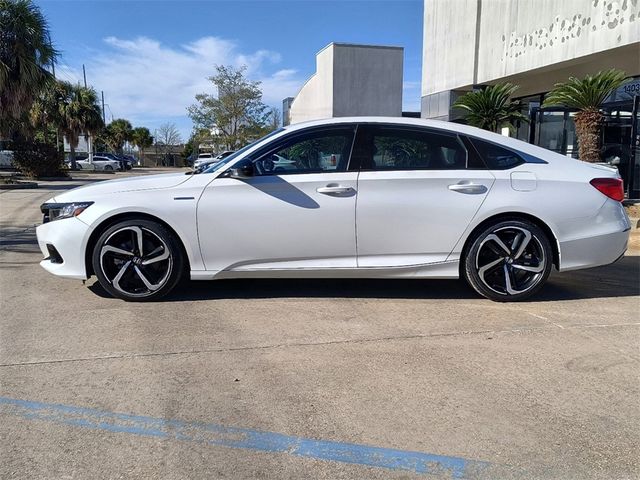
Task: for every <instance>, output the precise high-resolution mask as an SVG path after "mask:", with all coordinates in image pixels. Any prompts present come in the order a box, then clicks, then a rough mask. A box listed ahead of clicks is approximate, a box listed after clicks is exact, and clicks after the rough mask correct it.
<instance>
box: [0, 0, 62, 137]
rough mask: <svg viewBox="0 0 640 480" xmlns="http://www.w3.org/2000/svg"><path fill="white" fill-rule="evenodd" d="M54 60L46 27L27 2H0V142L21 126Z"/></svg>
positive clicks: (49, 79) (39, 15) (48, 77)
mask: <svg viewBox="0 0 640 480" xmlns="http://www.w3.org/2000/svg"><path fill="white" fill-rule="evenodd" d="M56 56H57V52H56V50H55V49H54V48H53V47H52V46H51V42H50V40H49V27H48V25H47V21H46V20H45V18H44V16H43V15H42V12H41V11H40V8H38V7H37V6H36V5H35V4H34V3H33V2H32V1H31V0H0V138H1V137H5V138H8V137H11V136H12V135H13V134H14V133H15V132H16V131H18V130H19V128H18V127H20V126H22V122H23V121H24V120H25V117H26V114H27V113H28V112H29V109H30V108H31V105H32V103H33V101H34V100H35V98H36V97H37V95H38V94H39V93H40V92H41V91H42V89H43V88H44V87H46V86H47V85H49V84H50V83H51V82H52V80H53V76H52V75H51V74H50V73H49V72H48V71H47V67H48V66H49V65H51V64H52V62H53V61H54V60H55V58H56Z"/></svg>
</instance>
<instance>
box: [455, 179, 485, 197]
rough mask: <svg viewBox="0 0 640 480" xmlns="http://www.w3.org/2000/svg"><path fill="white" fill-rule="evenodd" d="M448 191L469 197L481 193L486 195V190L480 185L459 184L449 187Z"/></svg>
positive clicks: (470, 183) (471, 183)
mask: <svg viewBox="0 0 640 480" xmlns="http://www.w3.org/2000/svg"><path fill="white" fill-rule="evenodd" d="M449 190H451V191H452V192H458V193H466V194H469V195H479V194H482V193H487V190H488V189H487V187H485V186H484V185H482V184H480V183H473V182H460V183H454V184H453V185H449Z"/></svg>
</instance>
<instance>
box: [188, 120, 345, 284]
mask: <svg viewBox="0 0 640 480" xmlns="http://www.w3.org/2000/svg"><path fill="white" fill-rule="evenodd" d="M353 136H354V127H353V126H348V125H347V126H339V127H332V128H322V129H317V128H316V129H308V130H303V131H302V132H300V131H298V132H296V133H294V134H292V135H291V136H289V137H284V138H280V139H278V140H275V141H274V142H273V143H272V144H270V145H268V146H267V147H264V148H262V149H260V150H259V151H258V152H256V153H255V154H252V155H251V158H248V159H246V160H241V161H240V164H241V165H251V166H252V167H253V172H254V176H252V177H249V178H245V179H242V180H239V179H235V178H230V177H228V176H226V177H225V176H222V177H219V178H216V179H215V180H213V181H212V182H211V183H210V184H209V185H208V186H207V187H206V189H205V191H204V192H203V194H202V196H201V198H200V201H199V202H198V237H199V241H200V249H201V252H202V256H203V259H204V263H205V266H206V268H207V270H210V271H214V272H218V271H222V270H230V271H256V270H290V269H328V268H354V267H355V266H356V239H355V206H356V195H357V191H356V186H357V172H355V171H349V170H348V164H349V156H350V152H351V147H352V143H353ZM235 166H236V167H237V166H239V165H235Z"/></svg>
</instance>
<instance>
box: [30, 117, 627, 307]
mask: <svg viewBox="0 0 640 480" xmlns="http://www.w3.org/2000/svg"><path fill="white" fill-rule="evenodd" d="M622 199H623V187H622V181H621V180H620V177H619V175H618V173H617V172H616V170H614V169H611V168H609V167H606V166H598V165H593V164H588V163H584V162H581V161H578V160H574V159H571V158H567V157H563V156H561V155H558V154H556V153H553V152H551V151H549V150H545V149H542V148H539V147H536V146H534V145H529V144H527V143H523V142H520V141H518V140H515V139H511V138H508V137H504V136H501V135H497V134H494V133H489V132H486V131H484V130H479V129H476V128H473V127H468V126H464V125H459V124H454V123H445V122H437V121H427V120H420V119H405V118H382V117H357V118H335V119H329V120H321V121H314V122H308V123H302V124H297V125H292V126H288V127H286V128H282V129H279V130H276V131H274V132H272V133H271V134H269V135H267V136H266V137H264V138H262V139H260V140H258V141H256V142H254V143H252V144H250V145H248V146H246V147H244V148H243V149H241V150H239V151H237V152H235V153H234V154H233V155H230V156H228V157H226V158H225V159H224V160H222V161H220V162H217V163H215V164H213V165H211V166H210V167H209V168H208V169H206V170H204V171H202V172H201V173H198V174H191V172H189V174H186V175H185V174H184V173H176V174H166V175H150V176H144V177H137V178H126V179H121V180H114V181H107V182H101V183H98V184H92V185H89V186H84V187H80V188H76V189H74V190H70V191H68V192H65V193H62V194H60V195H57V196H56V197H55V198H52V199H50V200H48V201H47V202H46V203H44V204H43V205H42V207H41V210H42V212H43V213H44V223H43V224H42V225H40V226H39V227H38V228H37V235H38V243H39V245H40V249H41V250H42V253H43V255H44V257H45V258H44V260H42V262H41V265H42V266H43V267H44V268H45V269H46V270H47V271H49V272H51V273H53V274H55V275H58V276H60V277H66V278H74V279H82V280H85V279H88V278H89V277H90V276H92V275H95V276H96V277H97V279H98V281H99V282H100V284H101V285H102V287H104V289H105V290H106V291H107V292H109V293H110V294H111V295H113V296H115V297H118V298H121V299H124V300H131V301H142V300H156V299H158V298H160V297H162V296H163V295H166V294H167V293H169V292H170V291H171V290H172V289H173V288H174V287H175V286H176V285H177V284H178V283H179V282H180V280H182V279H184V278H191V279H192V280H216V279H227V278H246V277H262V278H265V277H267V278H285V277H286V278H292V277H296V278H299V277H304V278H320V277H321V278H346V277H350V278H354V277H355V278H390V279H391V278H413V279H427V278H439V279H443V278H451V279H455V278H460V277H462V278H464V279H465V280H466V281H467V282H468V283H469V285H471V287H473V288H474V289H475V290H476V291H477V292H478V293H479V294H480V295H483V296H485V297H487V298H489V299H491V300H496V301H515V300H523V299H525V298H528V297H530V296H531V295H533V294H535V293H536V292H537V291H538V290H539V289H540V288H541V287H542V286H543V284H544V283H545V281H546V280H547V277H548V276H549V273H550V272H551V269H552V268H554V267H555V268H556V269H557V270H559V271H560V272H564V271H569V270H575V269H579V268H589V267H596V266H599V265H606V264H609V263H612V262H614V261H615V260H616V259H618V258H619V257H620V256H622V255H623V254H624V252H625V249H626V246H627V240H628V232H629V229H630V223H629V219H628V218H627V216H626V213H625V211H624V209H623V207H622V205H621V200H622ZM211 288H215V282H212V284H211ZM424 288H425V292H426V294H427V295H428V289H429V283H428V282H425V283H424Z"/></svg>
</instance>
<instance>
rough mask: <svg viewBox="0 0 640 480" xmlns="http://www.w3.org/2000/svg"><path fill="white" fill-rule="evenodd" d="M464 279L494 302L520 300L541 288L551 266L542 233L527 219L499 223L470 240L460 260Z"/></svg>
mask: <svg viewBox="0 0 640 480" xmlns="http://www.w3.org/2000/svg"><path fill="white" fill-rule="evenodd" d="M463 262H464V269H463V272H464V276H465V278H466V280H467V281H468V282H469V284H470V285H471V286H472V287H473V288H474V289H475V290H476V291H477V292H478V293H479V294H480V295H483V296H485V297H487V298H489V299H491V300H494V301H497V302H513V301H518V300H524V299H526V298H529V297H530V296H531V295H533V294H535V293H536V292H537V291H538V290H540V289H541V288H542V286H543V285H544V283H545V282H546V280H547V278H548V277H549V273H551V268H552V266H553V251H552V250H551V244H550V242H549V239H548V238H547V236H546V235H545V233H544V232H543V231H542V230H541V229H540V228H539V227H538V226H537V225H535V224H534V223H532V222H530V221H528V220H521V219H513V220H501V221H497V222H495V223H493V224H490V225H488V226H487V227H486V228H484V229H483V230H481V231H479V232H478V233H477V234H476V235H475V236H474V237H473V238H472V239H471V244H470V247H469V248H468V249H467V251H466V255H465V257H464V258H463Z"/></svg>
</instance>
